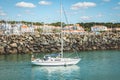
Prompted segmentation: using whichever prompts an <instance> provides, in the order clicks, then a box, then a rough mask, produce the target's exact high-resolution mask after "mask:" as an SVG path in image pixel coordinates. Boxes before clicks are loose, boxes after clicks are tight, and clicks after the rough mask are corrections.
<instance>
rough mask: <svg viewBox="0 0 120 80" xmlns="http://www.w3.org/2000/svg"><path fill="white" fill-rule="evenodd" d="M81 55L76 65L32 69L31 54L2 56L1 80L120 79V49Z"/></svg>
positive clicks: (88, 52)
mask: <svg viewBox="0 0 120 80" xmlns="http://www.w3.org/2000/svg"><path fill="white" fill-rule="evenodd" d="M67 55H68V54H67V53H66V54H65V55H64V56H67ZM69 55H70V54H69ZM38 56H43V55H38ZM73 56H75V55H72V57H73ZM79 56H80V57H81V58H82V60H81V62H80V63H78V64H77V65H74V66H67V67H63V66H60V67H39V66H31V63H30V55H8V56H3V55H0V80H119V79H120V76H119V75H120V51H119V50H107V51H84V52H83V51H82V52H79Z"/></svg>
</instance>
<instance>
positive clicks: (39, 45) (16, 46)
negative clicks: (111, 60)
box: [0, 33, 120, 54]
mask: <svg viewBox="0 0 120 80" xmlns="http://www.w3.org/2000/svg"><path fill="white" fill-rule="evenodd" d="M63 39H64V51H83V50H109V49H119V50H120V33H102V34H101V35H79V34H66V35H64V37H63ZM60 40H61V39H60V34H46V35H45V34H38V35H0V54H25V53H33V52H34V53H35V52H39V53H49V52H60V48H61V46H60V45H61V42H60Z"/></svg>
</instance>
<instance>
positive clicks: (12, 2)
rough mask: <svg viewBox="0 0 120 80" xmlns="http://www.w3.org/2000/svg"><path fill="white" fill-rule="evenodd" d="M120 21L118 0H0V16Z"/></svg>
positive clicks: (54, 19) (44, 19) (21, 19)
mask: <svg viewBox="0 0 120 80" xmlns="http://www.w3.org/2000/svg"><path fill="white" fill-rule="evenodd" d="M60 2H62V6H63V9H62V10H63V11H62V22H65V23H66V22H68V23H72V24H73V23H78V22H113V23H116V22H117V23H120V0H0V20H10V21H13V20H15V21H23V20H24V21H31V22H45V23H53V22H59V21H60Z"/></svg>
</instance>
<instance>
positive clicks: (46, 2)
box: [39, 1, 52, 5]
mask: <svg viewBox="0 0 120 80" xmlns="http://www.w3.org/2000/svg"><path fill="white" fill-rule="evenodd" d="M39 4H40V5H51V4H52V3H51V2H48V1H40V2H39Z"/></svg>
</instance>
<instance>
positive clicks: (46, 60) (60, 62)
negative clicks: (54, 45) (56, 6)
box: [31, 4, 81, 66]
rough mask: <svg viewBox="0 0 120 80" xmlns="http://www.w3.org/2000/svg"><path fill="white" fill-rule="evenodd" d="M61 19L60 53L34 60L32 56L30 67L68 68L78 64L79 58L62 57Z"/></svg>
mask: <svg viewBox="0 0 120 80" xmlns="http://www.w3.org/2000/svg"><path fill="white" fill-rule="evenodd" d="M60 13H61V18H62V4H61V12H60ZM62 29H63V26H62V19H61V52H60V53H57V54H50V55H45V56H44V57H43V59H40V58H34V56H32V58H31V63H32V65H38V66H68V65H75V64H77V63H78V62H80V60H81V58H79V57H78V58H65V57H63V32H62Z"/></svg>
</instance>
